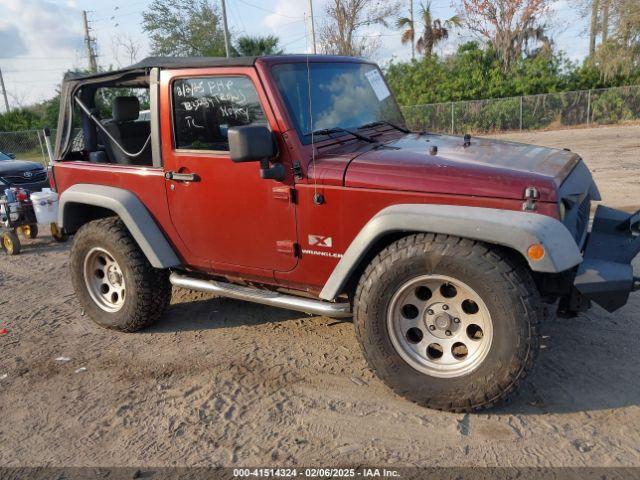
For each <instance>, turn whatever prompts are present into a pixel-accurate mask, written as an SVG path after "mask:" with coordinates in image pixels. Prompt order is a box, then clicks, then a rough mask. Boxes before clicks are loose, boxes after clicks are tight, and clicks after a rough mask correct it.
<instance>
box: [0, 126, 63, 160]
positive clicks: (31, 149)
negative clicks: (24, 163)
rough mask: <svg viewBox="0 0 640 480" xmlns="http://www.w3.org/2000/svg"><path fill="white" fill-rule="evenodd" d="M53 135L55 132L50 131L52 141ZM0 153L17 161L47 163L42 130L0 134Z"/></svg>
mask: <svg viewBox="0 0 640 480" xmlns="http://www.w3.org/2000/svg"><path fill="white" fill-rule="evenodd" d="M55 135H56V133H55V130H52V131H51V139H52V141H53V139H54V138H55ZM0 152H2V153H6V154H11V155H13V156H14V157H15V158H17V159H19V160H30V161H32V162H39V163H41V164H43V165H46V164H47V163H48V161H49V158H48V155H47V146H46V144H45V140H44V132H43V131H42V130H21V131H18V132H0Z"/></svg>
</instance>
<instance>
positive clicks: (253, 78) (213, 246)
mask: <svg viewBox="0 0 640 480" xmlns="http://www.w3.org/2000/svg"><path fill="white" fill-rule="evenodd" d="M212 72H215V73H214V74H212ZM160 91H161V108H162V116H161V118H162V126H161V130H162V151H163V161H164V168H165V175H166V176H167V177H171V176H173V177H174V179H171V178H167V180H166V194H167V198H168V203H169V210H170V214H171V219H172V222H173V224H174V226H175V227H176V229H177V231H178V233H179V235H180V237H181V239H182V241H183V242H184V244H185V247H186V250H187V251H186V254H185V255H184V257H185V260H186V261H187V263H188V264H190V265H204V264H208V265H210V267H211V268H212V269H213V270H216V271H228V272H240V273H247V274H249V275H251V274H254V276H258V277H261V276H266V277H269V276H270V277H272V275H273V272H274V271H281V272H284V271H289V270H292V269H293V268H294V267H295V266H296V264H297V257H296V252H295V242H296V224H295V206H294V204H293V201H292V198H293V194H292V193H291V190H292V188H293V186H294V181H293V176H292V174H291V168H290V159H288V158H286V151H287V150H286V149H285V148H282V146H280V151H281V152H285V153H284V154H282V155H281V158H279V160H280V161H282V162H284V163H285V167H286V170H287V177H286V179H285V180H284V181H276V180H263V179H262V178H260V165H259V162H251V163H234V162H232V161H231V159H230V156H229V144H228V140H227V131H228V129H229V128H230V127H233V126H241V125H250V124H263V125H266V126H267V127H268V128H269V129H270V130H271V131H272V132H274V133H275V137H276V139H277V140H278V142H279V141H280V140H279V138H278V137H279V135H278V130H279V129H278V124H277V122H276V120H275V117H274V114H273V112H272V110H271V107H270V105H269V102H268V100H267V97H266V95H265V92H264V91H263V89H262V85H261V83H260V80H259V77H258V75H257V73H256V72H255V70H254V69H253V68H240V67H233V68H218V69H215V70H212V69H188V70H179V71H164V72H162V75H161V89H160ZM167 174H169V175H167ZM175 174H179V175H175Z"/></svg>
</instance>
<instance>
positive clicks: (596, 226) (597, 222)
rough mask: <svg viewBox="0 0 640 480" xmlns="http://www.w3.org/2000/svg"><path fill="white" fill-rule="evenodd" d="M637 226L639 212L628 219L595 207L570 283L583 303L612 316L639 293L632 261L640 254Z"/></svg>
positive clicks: (639, 238)
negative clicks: (594, 305) (585, 240)
mask: <svg viewBox="0 0 640 480" xmlns="http://www.w3.org/2000/svg"><path fill="white" fill-rule="evenodd" d="M639 224H640V211H638V212H636V213H634V214H632V215H629V214H628V213H626V212H622V211H620V210H614V209H613V208H609V207H605V206H602V205H599V206H598V208H597V209H596V214H595V217H594V219H593V226H592V228H591V232H590V233H589V236H588V238H587V242H586V246H585V249H584V254H583V261H582V263H581V264H580V265H579V266H578V270H577V272H576V276H575V279H574V283H573V284H574V287H575V289H576V290H577V292H579V295H581V296H582V297H583V300H586V303H589V301H594V302H595V303H597V304H598V305H600V306H601V307H603V308H604V309H606V310H608V311H609V312H613V311H615V310H617V309H619V308H620V307H622V306H623V305H625V304H626V303H627V300H628V298H629V293H631V292H632V291H633V290H637V289H638V286H639V282H638V280H637V279H636V278H634V275H633V267H632V266H631V261H632V260H633V259H634V258H635V256H636V255H637V254H638V252H640V232H638V231H637V226H638V225H639Z"/></svg>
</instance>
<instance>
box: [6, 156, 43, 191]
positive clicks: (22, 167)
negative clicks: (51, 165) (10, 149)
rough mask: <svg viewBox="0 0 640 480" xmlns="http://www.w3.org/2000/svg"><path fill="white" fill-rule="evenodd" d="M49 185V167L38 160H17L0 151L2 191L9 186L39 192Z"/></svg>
mask: <svg viewBox="0 0 640 480" xmlns="http://www.w3.org/2000/svg"><path fill="white" fill-rule="evenodd" d="M48 186H49V178H48V173H47V169H46V168H45V167H43V166H42V165H41V164H39V163H38V162H28V161H24V160H15V159H14V158H13V155H10V154H7V153H3V152H0V193H1V191H3V190H4V189H5V188H8V187H21V188H24V189H26V190H29V191H31V192H39V191H40V190H42V189H43V188H46V187H48Z"/></svg>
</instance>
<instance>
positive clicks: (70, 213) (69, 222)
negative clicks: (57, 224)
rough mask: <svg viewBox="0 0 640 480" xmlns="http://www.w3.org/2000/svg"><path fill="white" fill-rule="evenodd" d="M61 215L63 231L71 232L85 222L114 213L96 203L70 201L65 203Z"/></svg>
mask: <svg viewBox="0 0 640 480" xmlns="http://www.w3.org/2000/svg"><path fill="white" fill-rule="evenodd" d="M63 215H64V217H63V218H64V230H65V232H66V233H68V234H73V233H75V232H77V231H78V229H79V228H80V227H82V226H83V225H84V224H85V223H89V222H91V221H93V220H98V219H99V218H105V217H113V216H115V215H116V213H115V212H114V211H113V210H109V209H108V208H104V207H98V206H96V205H87V204H86V203H75V202H71V203H67V204H65V206H64V212H63Z"/></svg>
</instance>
